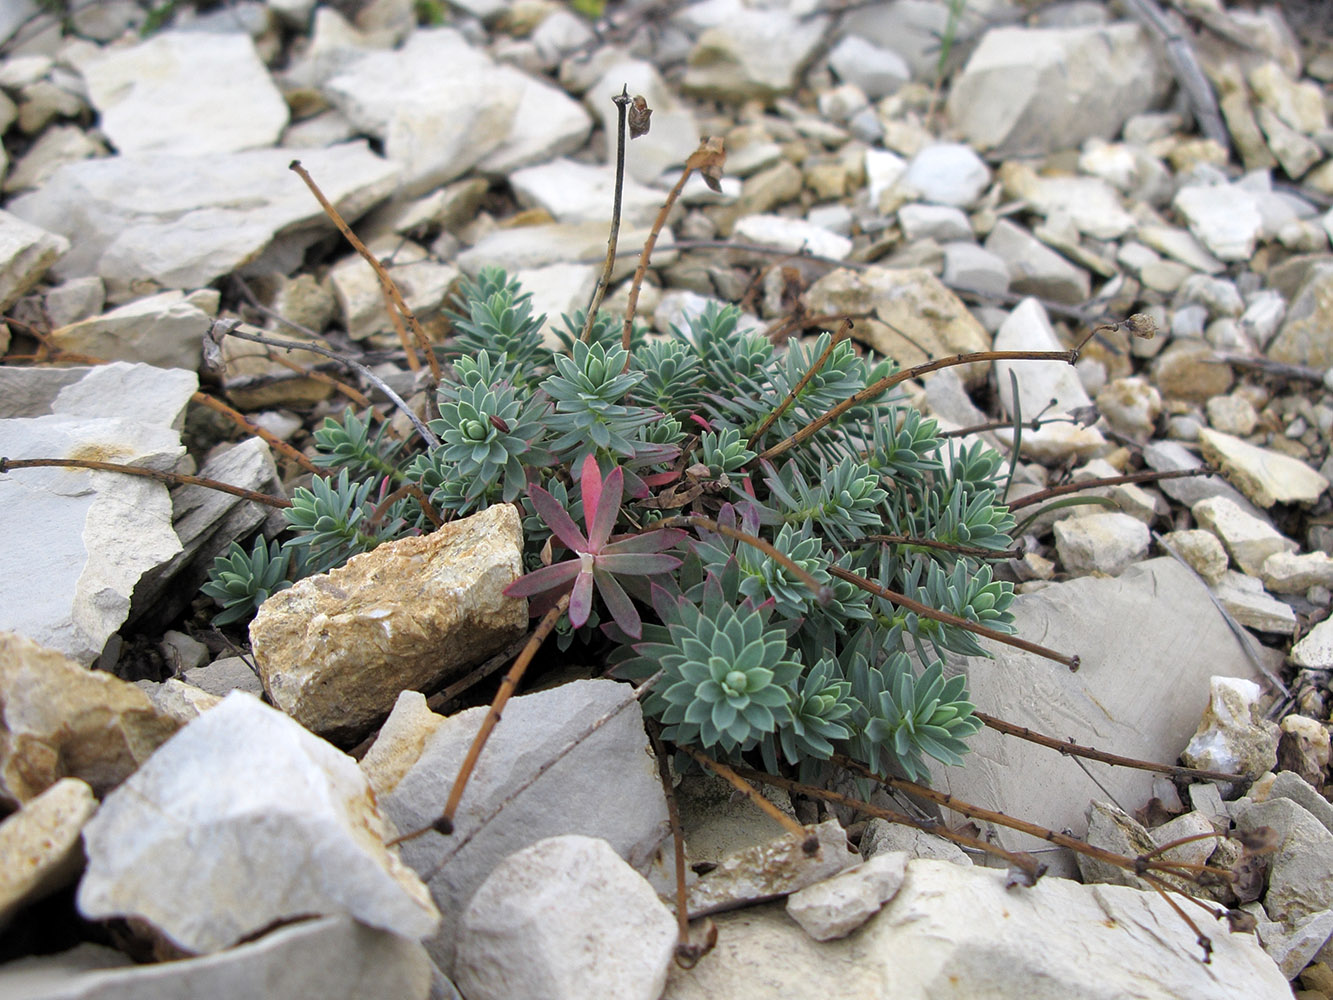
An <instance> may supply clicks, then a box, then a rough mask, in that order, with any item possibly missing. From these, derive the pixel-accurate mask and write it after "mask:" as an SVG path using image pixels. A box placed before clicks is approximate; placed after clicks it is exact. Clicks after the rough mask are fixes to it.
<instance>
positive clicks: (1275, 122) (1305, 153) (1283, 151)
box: [1257, 107, 1324, 180]
mask: <svg viewBox="0 0 1333 1000" xmlns="http://www.w3.org/2000/svg"><path fill="white" fill-rule="evenodd" d="M1257 117H1258V119H1259V127H1260V128H1261V129H1263V130H1264V135H1265V136H1267V137H1268V148H1269V149H1271V150H1272V151H1273V155H1274V156H1276V157H1277V162H1278V163H1280V164H1281V165H1282V169H1283V171H1284V172H1285V173H1286V175H1287V176H1288V177H1290V178H1292V179H1293V180H1299V179H1300V178H1301V177H1304V176H1305V173H1306V171H1308V170H1309V169H1310V168H1311V167H1313V166H1314V165H1315V164H1316V163H1318V162H1319V161H1320V160H1322V159H1323V158H1324V151H1323V150H1322V149H1321V148H1320V147H1319V144H1318V143H1316V142H1315V141H1314V140H1312V139H1310V138H1308V137H1306V136H1303V135H1301V133H1299V132H1297V131H1296V130H1295V129H1294V128H1292V127H1291V126H1290V125H1288V124H1287V123H1286V122H1284V121H1283V120H1282V119H1281V118H1279V117H1278V116H1277V115H1276V114H1274V113H1273V112H1272V111H1271V110H1269V109H1268V108H1265V107H1261V108H1260V109H1259V112H1258V116H1257Z"/></svg>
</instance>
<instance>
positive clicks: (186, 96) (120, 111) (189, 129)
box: [82, 31, 287, 156]
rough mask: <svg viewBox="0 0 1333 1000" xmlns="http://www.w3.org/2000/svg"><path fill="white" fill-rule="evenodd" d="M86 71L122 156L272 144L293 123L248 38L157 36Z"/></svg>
mask: <svg viewBox="0 0 1333 1000" xmlns="http://www.w3.org/2000/svg"><path fill="white" fill-rule="evenodd" d="M82 70H83V78H84V80H85V81H87V84H88V99H89V100H90V101H91V102H92V105H93V107H95V108H96V109H97V111H98V114H99V115H100V121H99V125H100V127H101V129H102V131H103V132H105V133H106V136H107V138H108V139H110V140H111V143H112V145H114V146H115V147H116V149H117V150H119V151H120V152H121V153H165V154H170V155H183V156H206V155H209V154H213V153H235V152H238V151H240V150H242V149H254V148H257V147H260V146H271V145H273V144H274V143H276V142H277V141H278V136H279V135H281V134H282V130H283V128H284V127H285V126H286V125H287V104H286V102H285V101H284V100H283V99H282V94H280V93H279V92H278V88H277V87H275V86H274V85H273V81H272V79H271V78H270V77H269V73H268V69H267V68H266V67H265V66H264V64H263V62H261V61H260V58H259V54H258V53H257V52H256V51H255V46H254V43H253V42H252V41H251V40H250V37H249V36H248V35H245V34H240V33H235V34H216V33H214V32H202V31H162V32H157V33H156V34H154V35H153V36H152V37H151V38H149V39H147V40H145V41H142V42H140V43H139V44H138V45H131V46H127V47H124V48H110V49H108V50H107V55H106V56H105V57H104V58H102V59H99V60H97V61H93V62H89V63H87V64H85V65H84V66H83V67H82Z"/></svg>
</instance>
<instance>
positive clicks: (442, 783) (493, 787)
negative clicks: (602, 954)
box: [368, 680, 674, 973]
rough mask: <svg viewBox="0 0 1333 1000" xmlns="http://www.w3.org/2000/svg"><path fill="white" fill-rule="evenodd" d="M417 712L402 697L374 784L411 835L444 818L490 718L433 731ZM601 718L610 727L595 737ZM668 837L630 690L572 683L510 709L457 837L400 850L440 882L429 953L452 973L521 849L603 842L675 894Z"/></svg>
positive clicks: (480, 766)
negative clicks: (483, 895)
mask: <svg viewBox="0 0 1333 1000" xmlns="http://www.w3.org/2000/svg"><path fill="white" fill-rule="evenodd" d="M412 705H413V700H412V699H402V701H401V703H400V705H399V707H398V709H397V711H396V713H395V714H399V713H404V712H406V713H408V714H409V715H410V718H409V719H407V720H402V721H400V720H396V719H395V718H394V717H393V716H390V719H389V721H388V722H387V723H386V724H385V729H384V731H383V732H384V735H382V736H381V739H380V740H377V741H376V745H375V746H374V747H373V748H372V750H371V754H370V755H368V756H374V757H376V759H377V763H376V764H375V765H374V766H373V767H372V769H371V770H372V773H374V774H375V778H374V780H375V781H376V782H378V783H380V784H381V786H382V787H383V786H387V785H389V784H390V783H392V787H391V789H390V790H389V791H388V792H387V793H386V794H384V795H383V796H381V801H382V803H383V806H384V810H385V812H386V813H387V814H388V815H389V818H390V819H391V820H392V821H393V823H394V824H395V825H396V826H397V828H398V829H399V830H400V831H403V832H408V831H413V830H421V829H422V828H424V827H428V826H429V825H430V824H431V823H433V822H434V821H435V819H436V818H437V817H438V816H439V815H440V810H441V809H442V808H443V806H444V804H445V801H446V799H447V798H448V797H449V786H450V784H451V783H452V782H453V781H454V780H455V779H456V778H457V775H458V769H459V766H460V765H461V764H462V761H463V758H464V757H465V756H466V754H467V752H468V749H469V748H470V747H471V745H472V741H473V739H474V738H475V736H476V734H477V730H478V728H479V727H480V726H481V722H482V719H483V718H485V716H486V713H487V711H488V710H487V709H486V708H484V707H479V708H473V709H469V710H467V711H465V712H460V713H458V714H457V715H454V716H450V717H449V718H448V719H445V720H443V721H441V722H440V723H439V724H438V725H437V726H435V727H434V728H433V731H429V732H428V730H430V729H431V728H432V727H431V726H430V725H429V724H428V723H426V722H424V721H423V720H422V718H421V707H420V705H419V704H418V705H417V707H416V708H413V707H412ZM603 716H609V721H607V722H606V723H605V724H604V725H602V726H601V728H599V729H597V730H596V731H595V732H593V733H592V735H586V730H587V729H588V728H589V726H591V724H592V723H593V722H595V721H597V720H598V719H601V718H602V717H603ZM390 739H391V740H392V741H393V744H386V745H385V747H384V748H383V750H381V747H380V743H381V742H384V741H385V740H390ZM571 744H573V749H572V750H571V749H569V747H570V745H571ZM417 747H421V750H420V752H419V755H416V756H415V758H414V754H417V749H416V748H417ZM566 751H567V752H566ZM561 754H563V756H559V755H561ZM557 758H558V759H557ZM552 762H554V763H552ZM543 768H544V769H545V770H542V769H543ZM394 775H401V777H398V778H397V779H396V780H395V778H394ZM669 830H670V827H669V824H668V821H667V811H666V800H665V798H663V795H662V786H661V783H660V781H659V779H658V776H657V766H656V764H655V762H654V760H653V756H652V752H651V749H650V748H649V743H648V737H647V736H646V734H645V733H644V731H643V716H642V713H641V711H640V709H639V706H638V703H637V702H636V701H635V700H634V699H633V696H632V695H631V693H630V691H629V689H628V688H627V687H626V686H625V685H623V684H617V683H616V682H614V681H608V680H595V681H574V682H572V683H569V684H564V685H561V686H560V687H557V688H553V689H551V690H548V691H542V692H539V693H535V694H530V695H523V696H520V697H517V698H513V699H511V700H510V701H509V703H508V704H507V705H506V706H505V710H504V719H503V721H502V722H501V723H500V725H498V726H496V728H495V731H494V732H493V733H492V734H491V738H490V740H489V741H488V742H487V744H486V752H485V753H483V754H482V755H481V757H480V759H479V760H478V762H477V766H476V770H474V771H473V773H472V778H471V780H469V782H468V786H467V794H466V795H464V796H463V799H462V803H461V805H460V806H459V808H458V812H457V813H456V814H455V815H454V832H453V834H452V836H450V837H447V838H446V837H444V836H442V835H440V834H438V833H435V832H433V831H428V832H426V833H423V834H422V835H421V836H418V837H415V838H413V839H411V840H408V841H405V842H404V844H403V846H402V851H403V859H404V860H405V861H406V862H407V863H408V864H409V865H411V866H412V868H413V869H415V870H416V871H417V872H419V873H421V874H422V875H423V876H424V875H427V874H430V875H431V880H430V889H431V894H432V896H433V897H434V899H435V902H436V904H437V905H438V906H439V908H440V910H441V912H442V913H443V914H444V917H445V922H444V924H443V926H442V929H441V932H440V934H438V935H437V936H436V937H435V938H434V939H433V940H432V941H430V942H429V943H428V948H429V950H430V952H431V956H432V958H434V959H435V962H436V964H437V965H439V967H440V968H441V969H442V970H444V971H445V972H446V973H448V972H449V971H450V970H451V969H452V968H453V962H454V947H455V934H456V932H457V927H458V922H459V921H460V919H461V918H462V914H463V912H464V910H465V909H466V908H467V904H468V902H469V900H470V899H471V898H472V895H473V893H474V892H476V890H477V887H478V886H480V885H481V884H482V882H484V881H485V880H486V878H487V876H489V875H490V873H491V871H492V870H493V869H494V868H495V867H496V865H498V864H499V863H500V862H501V861H502V860H503V859H504V858H506V857H508V856H509V855H511V854H513V853H514V852H515V851H518V850H521V849H522V848H524V847H527V846H529V845H531V844H534V843H536V842H537V841H539V840H542V839H544V838H546V837H555V836H560V835H562V834H583V835H585V836H589V837H599V838H601V839H603V840H605V841H607V842H608V843H609V844H610V845H611V846H612V847H613V848H615V850H616V853H617V854H619V855H620V856H621V857H622V858H624V859H625V860H626V861H627V862H628V863H629V864H630V866H631V867H632V868H634V869H635V870H636V871H638V872H639V873H640V874H644V875H646V876H647V877H649V878H650V879H652V880H653V881H654V883H655V884H659V885H660V886H661V887H662V888H665V887H666V886H668V885H674V876H670V877H668V878H666V880H665V881H662V877H663V876H664V873H663V872H662V870H661V868H660V867H659V866H661V865H662V864H663V861H662V857H663V856H662V854H661V851H660V848H661V845H662V842H663V840H664V839H665V838H668V837H669V836H670V832H669Z"/></svg>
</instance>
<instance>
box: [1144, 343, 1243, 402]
mask: <svg viewBox="0 0 1333 1000" xmlns="http://www.w3.org/2000/svg"><path fill="white" fill-rule="evenodd" d="M1152 380H1153V383H1154V384H1155V385H1156V386H1157V388H1158V390H1159V391H1160V392H1161V394H1162V395H1163V396H1165V397H1166V398H1168V399H1183V400H1188V401H1191V402H1200V403H1201V402H1203V401H1204V400H1207V399H1211V398H1212V397H1213V396H1220V395H1222V394H1223V393H1225V392H1227V391H1228V390H1230V389H1231V386H1232V385H1233V384H1234V382H1235V375H1234V374H1233V373H1232V371H1231V368H1230V367H1229V366H1228V365H1224V364H1219V363H1218V358H1217V351H1216V350H1215V349H1214V348H1213V347H1212V345H1210V344H1208V343H1205V342H1204V341H1200V340H1177V341H1173V342H1172V343H1170V344H1167V345H1166V349H1165V350H1164V351H1162V353H1161V354H1159V355H1158V356H1157V358H1156V359H1155V360H1154V361H1153V365H1152Z"/></svg>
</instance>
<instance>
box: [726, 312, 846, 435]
mask: <svg viewBox="0 0 1333 1000" xmlns="http://www.w3.org/2000/svg"><path fill="white" fill-rule="evenodd" d="M851 329H852V321H851V320H850V319H844V320H843V321H842V325H841V326H839V327H838V332H837V333H835V334H834V335H833V339H832V340H830V341H829V342H828V346H827V347H825V348H824V350H823V352H822V353H821V354H820V355H819V357H817V358H816V359H815V363H814V364H812V365H811V366H810V370H809V371H808V372H806V373H805V374H804V375H802V376H801V380H800V381H799V382H797V383H796V384H795V385H794V386H792V388H791V391H790V392H788V393H787V395H786V398H784V399H783V400H782V402H781V403H779V404H778V405H777V408H776V409H775V410H774V411H773V412H772V413H770V414H769V415H768V416H767V417H765V418H764V422H763V423H762V424H760V425H759V427H758V429H756V430H755V432H754V433H753V434H751V435H750V440H749V441H747V442H746V443H745V447H746V448H753V447H754V446H755V442H757V441H758V440H759V439H760V438H761V437H763V436H764V435H765V434H766V433H767V432H768V429H769V428H770V427H772V426H773V424H774V423H776V422H777V420H778V418H779V417H781V416H782V414H784V413H785V412H787V408H788V407H790V406H791V404H792V403H794V402H796V397H797V396H799V395H800V394H801V390H802V389H804V388H805V387H806V386H807V385H809V384H810V380H811V379H812V378H814V377H815V375H816V373H817V372H818V371H819V369H821V368H823V367H824V365H825V364H826V363H827V362H828V359H829V358H830V357H831V356H832V354H833V348H835V347H837V346H838V344H839V343H840V342H841V341H843V340H845V339H846V338H847V334H848V332H849V331H850V330H851Z"/></svg>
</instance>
